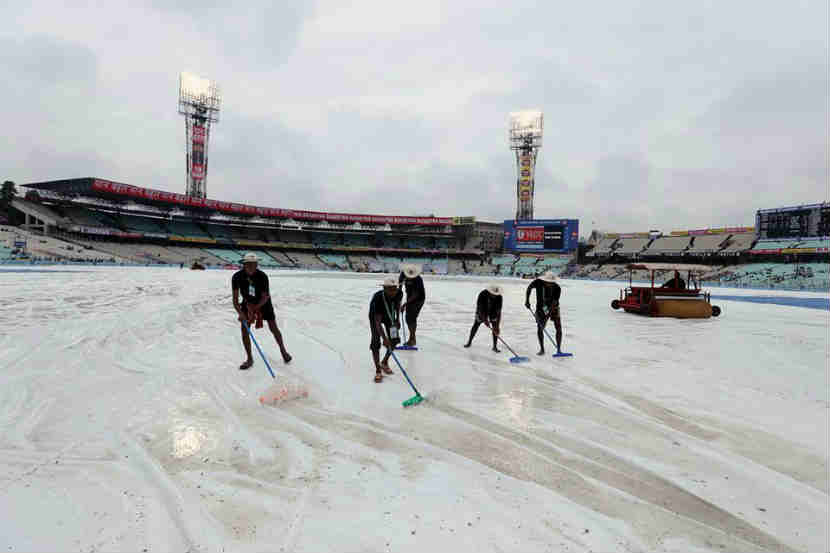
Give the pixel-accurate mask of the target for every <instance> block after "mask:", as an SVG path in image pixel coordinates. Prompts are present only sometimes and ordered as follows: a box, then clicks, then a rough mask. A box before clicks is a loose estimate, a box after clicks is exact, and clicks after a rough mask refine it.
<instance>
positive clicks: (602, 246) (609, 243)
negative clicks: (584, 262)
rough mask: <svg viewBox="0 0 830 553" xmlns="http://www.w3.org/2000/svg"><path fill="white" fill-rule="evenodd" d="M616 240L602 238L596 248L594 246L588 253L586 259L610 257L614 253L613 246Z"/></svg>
mask: <svg viewBox="0 0 830 553" xmlns="http://www.w3.org/2000/svg"><path fill="white" fill-rule="evenodd" d="M618 240H619V239H618V238H603V239H602V240H600V241H599V243H598V244H597V245H596V246H594V249H593V250H591V251H590V252H588V257H595V256H596V257H599V256H606V255H611V253H612V252H613V251H614V245H615V244H616V243H617V241H618Z"/></svg>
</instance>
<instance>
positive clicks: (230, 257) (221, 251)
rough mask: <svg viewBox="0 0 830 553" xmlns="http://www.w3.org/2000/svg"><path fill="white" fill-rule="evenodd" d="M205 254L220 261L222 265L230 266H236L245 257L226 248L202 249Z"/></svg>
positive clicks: (241, 253) (242, 253)
mask: <svg viewBox="0 0 830 553" xmlns="http://www.w3.org/2000/svg"><path fill="white" fill-rule="evenodd" d="M204 250H205V251H206V252H208V253H209V254H211V255H214V256H216V257H218V258H219V259H221V260H222V261H223V262H224V263H228V264H231V265H238V264H239V262H240V261H241V260H242V257H243V256H244V255H245V253H244V252H238V251H236V250H231V249H227V248H204Z"/></svg>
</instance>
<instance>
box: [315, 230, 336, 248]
mask: <svg viewBox="0 0 830 553" xmlns="http://www.w3.org/2000/svg"><path fill="white" fill-rule="evenodd" d="M311 241H312V243H313V244H314V246H315V247H318V248H330V247H333V246H342V245H343V241H342V240H341V235H340V234H335V233H331V232H312V233H311Z"/></svg>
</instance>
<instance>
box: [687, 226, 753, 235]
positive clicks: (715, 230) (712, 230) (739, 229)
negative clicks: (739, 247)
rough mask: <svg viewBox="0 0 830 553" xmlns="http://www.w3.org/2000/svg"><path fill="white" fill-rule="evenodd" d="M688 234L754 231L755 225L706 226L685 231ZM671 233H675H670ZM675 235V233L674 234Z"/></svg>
mask: <svg viewBox="0 0 830 553" xmlns="http://www.w3.org/2000/svg"><path fill="white" fill-rule="evenodd" d="M678 232H680V231H678ZM687 232H688V234H689V236H704V235H709V234H743V233H745V232H755V227H723V228H707V229H698V230H690V231H687ZM672 235H675V234H674V233H672ZM675 236H676V235H675Z"/></svg>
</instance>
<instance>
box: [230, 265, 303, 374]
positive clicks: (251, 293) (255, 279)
mask: <svg viewBox="0 0 830 553" xmlns="http://www.w3.org/2000/svg"><path fill="white" fill-rule="evenodd" d="M257 263H258V258H257V256H256V254H255V253H246V254H245V257H244V258H243V259H242V269H240V270H239V271H237V272H235V273H234V274H233V277H232V278H231V289H232V290H233V308H234V309H236V313H237V315H238V319H239V328H240V330H241V331H242V344H243V345H244V346H245V353H246V354H248V358H247V359H246V360H245V362H244V363H242V364H241V365H239V369H240V370H243V371H244V370H246V369H250V368H251V365H253V364H254V359H253V357H251V337H250V336H249V335H248V329H247V328H245V325H246V323H247V325H248V327H253V326H254V323H256V325H255V326H256V328H262V321H263V320H265V321H267V322H268V328H269V329H270V330H271V334H273V335H274V339H275V340H276V341H277V345H278V346H279V347H280V353H282V359H283V361H285V362H286V363H288V362H289V361H291V355H289V354H288V351H286V349H285V344H284V343H283V341H282V333H281V332H280V329H279V328H277V317H276V315H275V314H274V305H273V304H272V303H271V296H270V291H269V288H268V275H266V274H265V273H263V272H262V271H260V270H259V269H258V268H257ZM240 294H241V295H242V303H240V302H239V295H240Z"/></svg>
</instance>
